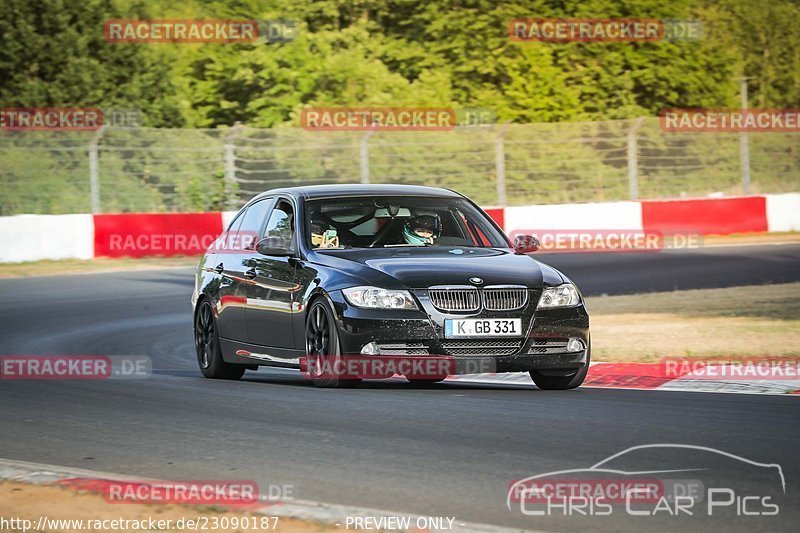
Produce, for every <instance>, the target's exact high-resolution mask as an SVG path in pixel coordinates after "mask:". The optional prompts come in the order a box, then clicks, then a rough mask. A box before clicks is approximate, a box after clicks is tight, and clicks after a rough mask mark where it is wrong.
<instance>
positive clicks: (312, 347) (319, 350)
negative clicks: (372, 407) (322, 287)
mask: <svg viewBox="0 0 800 533" xmlns="http://www.w3.org/2000/svg"><path fill="white" fill-rule="evenodd" d="M306 361H307V366H308V374H309V376H311V381H312V382H313V383H314V385H316V386H317V387H353V386H355V385H358V384H359V383H360V382H361V378H359V377H357V376H347V377H346V378H344V377H342V375H343V374H344V375H347V372H346V370H345V365H344V360H343V359H342V350H341V346H340V344H339V331H338V330H337V329H336V323H335V322H334V320H333V310H332V309H331V307H330V305H328V302H327V301H325V299H324V298H320V299H318V300H315V301H314V303H313V304H311V307H310V308H309V310H308V316H307V318H306Z"/></svg>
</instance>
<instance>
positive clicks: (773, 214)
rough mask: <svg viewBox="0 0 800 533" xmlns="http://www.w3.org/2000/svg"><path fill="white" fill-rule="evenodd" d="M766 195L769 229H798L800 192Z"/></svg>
mask: <svg viewBox="0 0 800 533" xmlns="http://www.w3.org/2000/svg"><path fill="white" fill-rule="evenodd" d="M766 196H767V225H768V227H769V231H800V193H788V194H768V195H766Z"/></svg>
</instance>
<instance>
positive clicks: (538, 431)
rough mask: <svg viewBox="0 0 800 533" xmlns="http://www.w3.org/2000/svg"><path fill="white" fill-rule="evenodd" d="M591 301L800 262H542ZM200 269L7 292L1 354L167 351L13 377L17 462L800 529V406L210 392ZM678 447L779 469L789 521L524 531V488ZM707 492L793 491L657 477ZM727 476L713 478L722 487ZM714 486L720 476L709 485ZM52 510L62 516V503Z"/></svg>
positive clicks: (508, 521) (397, 383) (722, 253)
mask: <svg viewBox="0 0 800 533" xmlns="http://www.w3.org/2000/svg"><path fill="white" fill-rule="evenodd" d="M542 259H546V260H547V261H548V262H550V263H552V264H554V265H556V266H559V267H560V268H562V269H563V270H564V271H565V272H566V273H567V274H568V275H570V276H571V277H572V278H573V279H574V280H575V281H576V282H578V283H579V284H580V285H581V286H582V288H583V289H584V292H585V293H586V294H598V293H609V294H613V293H626V292H639V291H652V290H671V289H688V288H697V287H703V286H713V287H718V286H735V285H741V284H761V283H774V282H787V281H798V280H799V279H800V272H798V268H797V265H798V260H799V259H800V246H798V245H783V246H754V247H737V248H716V249H705V250H699V251H692V252H687V253H674V252H671V253H662V254H606V255H598V254H591V255H588V254H566V255H560V256H548V257H546V258H545V257H542ZM191 275H192V273H191V271H190V270H189V269H173V270H161V271H140V272H118V273H105V274H92V275H75V276H64V277H57V276H53V277H41V278H28V279H14V280H0V331H1V332H2V335H0V339H2V348H0V353H2V354H30V355H33V354H47V355H55V354H71V355H76V354H85V355H148V356H150V357H151V358H152V360H153V365H154V374H153V376H152V377H150V378H148V379H143V380H109V381H93V382H90V381H9V380H0V413H1V414H2V417H1V418H0V457H3V458H7V459H17V460H24V461H33V462H41V463H50V464H58V465H64V466H72V467H82V468H90V469H95V470H104V471H112V472H120V473H125V474H130V475H139V476H150V477H155V478H161V479H247V480H255V481H256V482H258V483H259V485H260V486H261V487H262V491H265V487H267V486H268V485H270V484H272V485H292V486H293V487H294V488H293V491H294V496H295V497H296V498H300V499H304V500H318V501H325V502H332V503H340V504H349V505H357V506H361V507H369V508H376V509H385V510H390V511H397V512H407V513H417V514H423V515H433V516H455V517H456V523H459V521H469V522H480V523H489V524H494V525H498V526H508V527H515V528H525V529H542V530H551V531H552V530H568V531H577V530H582V529H585V528H587V527H588V528H591V529H600V530H627V531H638V530H641V529H643V528H647V529H653V530H668V529H675V528H677V527H682V528H689V529H690V530H711V529H714V530H719V529H722V528H723V527H724V528H727V529H732V530H741V531H745V530H752V529H761V530H796V524H797V520H798V518H800V512H798V511H799V510H800V496H798V494H799V491H800V458H798V454H797V450H800V404H799V403H798V398H793V397H782V396H755V395H739V394H703V393H683V392H664V391H625V390H603V389H588V388H582V389H578V390H575V391H569V392H543V391H538V390H536V389H534V388H533V387H532V386H531V387H523V386H491V385H468V384H461V383H449V384H441V385H437V386H433V387H431V388H428V389H418V388H412V387H411V386H410V385H408V384H406V383H405V382H404V381H401V380H391V381H375V382H369V383H367V384H366V385H364V386H362V387H361V388H359V389H354V390H325V389H317V388H315V387H313V386H312V385H310V384H309V383H308V382H307V381H305V380H304V379H303V378H302V376H301V375H300V374H299V373H296V372H292V371H281V370H265V369H262V370H260V371H259V372H257V373H255V372H248V373H247V374H246V376H245V379H244V380H243V381H242V382H225V381H213V380H205V379H203V378H202V377H201V376H200V373H199V372H198V370H197V367H196V363H195V360H194V354H193V349H192V335H191V316H190V315H191V313H190V303H189V296H190V293H191V288H192V278H191ZM650 443H678V444H688V445H695V446H704V447H711V448H715V449H719V450H723V451H725V452H728V453H731V454H734V455H737V456H741V457H743V458H746V459H749V460H751V461H756V462H760V463H771V464H779V465H780V466H781V467H782V469H783V474H784V476H785V479H786V493H785V495H782V496H780V497H781V498H782V499H781V500H780V503H781V506H780V512H779V514H778V515H777V516H774V517H763V516H757V517H738V516H735V512H730V511H729V512H726V513H720V512H718V513H717V514H716V515H714V516H712V517H699V516H693V517H689V518H682V519H677V518H673V517H670V516H666V515H663V513H662V516H660V517H658V518H652V517H629V516H626V515H625V513H624V506H623V509H622V510H620V509H616V508H615V511H614V513H613V514H612V516H610V517H597V516H595V517H580V516H572V517H563V516H559V514H558V512H555V513H554V514H555V516H550V517H531V516H524V515H523V514H522V513H521V512H520V511H519V509H518V508H514V510H511V511H510V510H509V509H508V508H507V507H506V495H507V490H508V487H509V484H510V482H512V481H513V480H518V479H521V478H524V477H526V476H530V475H534V474H540V473H544V472H550V471H556V470H563V469H570V468H581V467H588V466H591V465H593V464H595V463H597V462H599V461H601V460H602V459H604V458H606V457H608V456H610V455H612V454H615V453H617V452H620V451H622V450H625V449H626V448H628V447H631V446H636V445H642V444H650ZM684 460H685V461H687V462H692V466H694V467H697V468H702V470H700V471H696V472H693V473H692V474H691V476H690V477H692V478H699V479H704V480H705V481H706V483H720V484H721V485H719V486H736V487H744V488H741V489H737V493H736V494H737V496H738V495H739V494H740V490H741V491H744V492H741V494H742V495H746V493H747V494H750V495H752V494H774V493H775V492H776V485H775V483H774V480H773V479H771V478H770V479H766V480H765V479H762V477H759V476H758V475H754V474H753V469H752V468H748V467H746V465H745V466H743V463H741V462H740V461H733V462H732V461H731V460H730V459H729V458H722V457H720V456H716V455H709V456H708V457H705V458H704V459H703V464H702V465H700V466H698V465H697V464H694V462H693V461H695V460H694V459H691V460H690V459H689V458H688V456H687V457H684V456H683V455H681V454H678V455H677V456H671V457H669V458H668V457H666V455H664V454H663V453H662V452H658V451H656V452H653V454H652V455H651V456H650V457H649V458H645V459H642V460H641V462H638V460H637V461H636V462H635V463H636V464H635V465H634V466H635V467H636V468H638V469H640V470H641V469H648V468H650V469H654V468H653V467H658V466H660V465H662V464H666V463H667V462H669V463H670V465H671V466H674V465H676V464H677V465H682V464H683V463H682V461H684ZM712 473H713V476H716V477H715V478H714V479H713V481H711V477H708V476H711V475H712ZM704 476H705V477H704ZM43 509H45V510H46V504H44V505H43Z"/></svg>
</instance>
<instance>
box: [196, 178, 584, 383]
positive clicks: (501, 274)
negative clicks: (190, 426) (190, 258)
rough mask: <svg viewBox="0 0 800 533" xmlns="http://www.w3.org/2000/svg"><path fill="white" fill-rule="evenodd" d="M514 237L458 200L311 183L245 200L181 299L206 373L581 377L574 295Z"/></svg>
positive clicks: (333, 377) (451, 195)
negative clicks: (190, 314) (273, 370)
mask: <svg viewBox="0 0 800 533" xmlns="http://www.w3.org/2000/svg"><path fill="white" fill-rule="evenodd" d="M537 247H538V243H537V242H536V240H535V239H534V238H532V237H525V236H521V237H517V238H516V239H515V242H514V243H513V244H512V243H511V242H509V240H508V238H507V237H506V236H505V235H504V234H503V232H502V230H501V229H500V228H499V227H498V226H497V224H496V223H495V222H494V221H493V220H492V219H491V218H490V217H489V216H488V215H487V214H486V213H485V212H484V211H482V210H481V209H480V208H479V207H478V206H477V205H476V204H475V203H473V202H472V201H471V200H469V199H468V198H466V197H464V196H462V195H460V194H458V193H456V192H453V191H450V190H445V189H437V188H430V187H415V186H405V185H320V186H309V187H293V188H284V189H275V190H271V191H267V192H265V193H262V194H260V195H258V196H257V197H255V198H253V199H252V200H251V201H250V202H248V203H247V205H245V206H244V207H243V208H242V209H241V211H240V212H239V213H238V214H237V215H236V217H235V218H234V219H233V221H232V222H231V224H230V225H229V227H228V228H227V229H226V231H225V232H224V233H223V234H222V235H221V236H220V237H219V238H218V239H217V241H216V242H215V243H214V245H212V246H211V247H210V248H209V250H208V251H207V253H206V255H205V256H203V258H202V259H201V261H200V264H199V266H198V269H197V274H196V281H195V288H194V292H193V295H192V304H193V307H194V337H195V345H196V350H197V359H198V363H199V365H200V369H201V371H202V373H203V375H204V376H206V377H209V378H225V379H238V378H240V377H241V376H242V375H243V374H244V372H245V371H246V370H248V369H250V370H255V369H257V367H258V366H259V365H268V366H279V367H287V368H297V369H300V370H302V371H307V372H308V374H309V375H310V377H311V379H312V380H313V382H314V383H315V384H316V385H319V386H323V387H337V386H338V387H342V386H352V385H354V384H357V383H359V382H360V381H361V380H362V379H364V378H380V377H388V376H392V375H395V374H401V375H403V376H405V377H406V378H407V379H409V380H410V381H412V382H425V381H426V380H427V382H436V381H441V380H443V379H445V378H446V377H447V376H448V375H451V374H464V373H486V372H489V373H498V372H529V373H530V375H531V378H532V379H533V381H534V383H536V385H537V386H538V387H539V388H541V389H571V388H575V387H577V386H579V385H580V384H581V383H582V382H583V380H584V378H585V376H586V372H587V370H588V367H589V359H590V353H591V339H590V335H589V316H588V314H587V312H586V307H585V306H584V302H583V297H582V295H581V293H580V291H579V290H578V288H577V287H576V286H575V285H574V284H573V283H572V281H570V280H569V279H568V278H567V277H566V276H565V275H564V274H562V273H561V272H559V271H558V270H556V269H554V268H552V267H550V266H547V265H545V264H543V263H541V262H539V261H537V260H535V259H534V258H532V257H531V256H530V255H529V254H530V253H531V252H533V251H535V250H536V248H537Z"/></svg>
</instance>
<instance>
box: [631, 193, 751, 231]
mask: <svg viewBox="0 0 800 533" xmlns="http://www.w3.org/2000/svg"><path fill="white" fill-rule="evenodd" d="M641 204H642V226H643V228H644V230H645V231H660V232H663V233H666V234H670V233H693V234H701V235H727V234H730V233H751V232H762V231H767V199H766V198H765V197H763V196H748V197H743V198H713V199H711V198H709V199H696V200H658V201H643V202H641Z"/></svg>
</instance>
